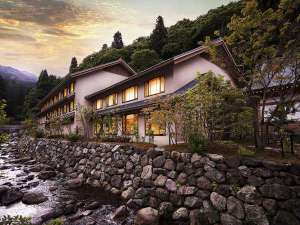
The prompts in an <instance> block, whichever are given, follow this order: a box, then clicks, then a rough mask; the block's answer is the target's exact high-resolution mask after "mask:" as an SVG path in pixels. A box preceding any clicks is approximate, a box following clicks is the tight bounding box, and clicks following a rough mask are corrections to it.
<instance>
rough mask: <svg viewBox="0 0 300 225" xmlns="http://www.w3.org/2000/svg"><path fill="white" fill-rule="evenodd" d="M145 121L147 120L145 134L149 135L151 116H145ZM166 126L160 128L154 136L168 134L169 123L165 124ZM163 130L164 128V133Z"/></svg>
mask: <svg viewBox="0 0 300 225" xmlns="http://www.w3.org/2000/svg"><path fill="white" fill-rule="evenodd" d="M144 120H145V121H144V122H145V135H146V136H149V134H148V132H149V130H148V126H147V125H148V124H150V126H151V123H150V121H149V120H150V116H146V115H145V116H144ZM164 127H165V128H164V129H162V128H160V129H159V130H160V133H159V134H153V136H167V125H166V124H165V126H164ZM161 130H164V132H163V133H161Z"/></svg>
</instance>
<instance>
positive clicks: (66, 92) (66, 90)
mask: <svg viewBox="0 0 300 225" xmlns="http://www.w3.org/2000/svg"><path fill="white" fill-rule="evenodd" d="M67 95H68V88H65V89H64V97H67Z"/></svg>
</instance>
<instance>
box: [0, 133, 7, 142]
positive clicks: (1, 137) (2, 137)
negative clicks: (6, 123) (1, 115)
mask: <svg viewBox="0 0 300 225" xmlns="http://www.w3.org/2000/svg"><path fill="white" fill-rule="evenodd" d="M8 139H9V135H8V134H7V133H2V134H0V144H2V143H5V142H7V141H8Z"/></svg>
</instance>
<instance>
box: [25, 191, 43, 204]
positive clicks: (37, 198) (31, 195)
mask: <svg viewBox="0 0 300 225" xmlns="http://www.w3.org/2000/svg"><path fill="white" fill-rule="evenodd" d="M47 200H48V197H47V196H45V195H44V194H43V193H42V192H27V193H25V194H24V196H23V199H22V202H23V203H25V204H27V205H35V204H40V203H42V202H45V201H47Z"/></svg>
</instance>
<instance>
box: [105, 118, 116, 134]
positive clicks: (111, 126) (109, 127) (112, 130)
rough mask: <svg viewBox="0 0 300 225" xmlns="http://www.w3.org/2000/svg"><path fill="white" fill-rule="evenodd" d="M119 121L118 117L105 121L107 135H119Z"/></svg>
mask: <svg viewBox="0 0 300 225" xmlns="http://www.w3.org/2000/svg"><path fill="white" fill-rule="evenodd" d="M117 128H118V121H117V118H116V117H111V118H110V119H107V120H106V121H105V133H106V134H117V133H118V129H117Z"/></svg>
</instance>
